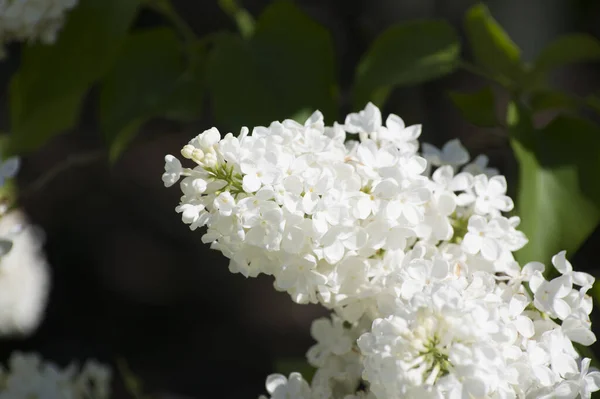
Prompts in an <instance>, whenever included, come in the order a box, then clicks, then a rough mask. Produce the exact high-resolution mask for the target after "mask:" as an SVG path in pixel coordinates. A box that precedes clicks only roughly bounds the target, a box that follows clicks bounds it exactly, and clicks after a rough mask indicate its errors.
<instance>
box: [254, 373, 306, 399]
mask: <svg viewBox="0 0 600 399" xmlns="http://www.w3.org/2000/svg"><path fill="white" fill-rule="evenodd" d="M265 385H266V388H267V392H268V393H269V394H270V396H269V398H271V399H311V390H310V386H309V385H308V382H306V381H305V380H304V379H303V378H302V376H301V375H300V373H291V374H290V376H289V378H286V377H285V376H284V375H281V374H271V375H270V376H269V377H268V378H267V383H266V384H265ZM266 398H267V397H266V396H261V397H260V398H259V399H266Z"/></svg>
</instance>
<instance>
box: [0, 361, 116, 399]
mask: <svg viewBox="0 0 600 399" xmlns="http://www.w3.org/2000/svg"><path fill="white" fill-rule="evenodd" d="M111 379H112V372H111V370H110V369H109V368H108V367H106V366H104V365H102V364H100V363H98V362H96V361H93V360H89V361H87V362H86V363H85V365H84V366H83V368H81V369H80V368H79V367H78V366H77V365H75V364H71V365H69V366H68V367H67V368H65V369H61V368H60V367H58V366H57V365H55V364H53V363H49V362H45V361H43V360H42V359H41V358H40V357H39V356H38V355H37V354H34V353H28V354H25V353H20V352H14V353H13V354H12V355H11V357H10V359H9V361H8V368H7V369H6V370H5V369H3V368H2V367H1V366H0V399H15V398H19V399H21V398H32V399H33V398H60V399H107V398H109V397H110V392H111V390H110V387H111Z"/></svg>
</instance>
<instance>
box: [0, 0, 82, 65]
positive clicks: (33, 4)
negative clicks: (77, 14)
mask: <svg viewBox="0 0 600 399" xmlns="http://www.w3.org/2000/svg"><path fill="white" fill-rule="evenodd" d="M77 2H78V0H0V59H1V58H2V56H3V55H4V51H3V44H5V43H9V42H13V41H19V42H23V41H31V42H37V41H39V42H42V43H46V44H51V43H54V42H55V41H56V38H57V36H58V33H59V31H60V29H61V27H62V25H63V23H64V19H65V14H66V12H67V11H69V10H70V9H72V8H73V7H75V6H76V5H77Z"/></svg>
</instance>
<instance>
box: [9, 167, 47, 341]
mask: <svg viewBox="0 0 600 399" xmlns="http://www.w3.org/2000/svg"><path fill="white" fill-rule="evenodd" d="M19 165H20V160H19V158H17V157H12V158H8V159H6V160H5V161H4V162H1V161H0V337H4V336H15V335H29V334H31V333H32V332H33V331H34V330H35V329H36V328H37V327H38V325H39V323H40V321H41V319H42V316H43V311H44V308H45V306H46V301H47V298H48V293H49V289H50V267H49V265H48V262H47V261H46V258H45V256H44V253H43V248H42V245H43V233H42V232H41V231H40V229H39V228H38V227H37V226H33V225H31V224H30V223H29V222H28V220H27V217H26V215H25V213H23V212H22V211H21V210H19V209H9V203H10V202H12V201H11V199H10V197H11V195H10V187H9V186H7V185H6V184H5V183H6V182H7V181H10V180H11V179H12V178H13V177H14V176H15V175H16V173H17V171H18V169H19Z"/></svg>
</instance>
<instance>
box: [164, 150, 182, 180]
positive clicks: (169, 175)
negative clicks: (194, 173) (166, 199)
mask: <svg viewBox="0 0 600 399" xmlns="http://www.w3.org/2000/svg"><path fill="white" fill-rule="evenodd" d="M182 171H183V169H182V167H181V162H179V159H177V158H175V157H174V156H173V155H166V156H165V173H163V175H162V180H163V183H165V187H171V186H172V185H173V184H175V183H177V181H178V180H179V178H180V177H181V173H182Z"/></svg>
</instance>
